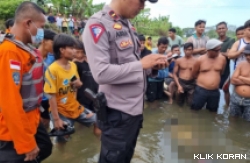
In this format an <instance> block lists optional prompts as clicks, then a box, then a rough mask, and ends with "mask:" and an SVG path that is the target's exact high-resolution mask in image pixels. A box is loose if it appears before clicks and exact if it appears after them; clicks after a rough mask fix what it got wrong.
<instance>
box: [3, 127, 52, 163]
mask: <svg viewBox="0 0 250 163" xmlns="http://www.w3.org/2000/svg"><path fill="white" fill-rule="evenodd" d="M35 139H36V143H37V145H38V148H39V149H40V152H39V155H38V157H37V159H36V160H34V161H28V162H24V158H25V155H18V154H17V153H16V150H15V148H14V144H13V142H12V141H0V163H40V162H41V161H42V160H44V159H46V158H47V157H49V156H50V155H51V153H52V143H51V140H50V138H49V135H48V133H47V131H46V129H45V128H44V126H43V125H42V124H41V123H40V124H39V126H38V128H37V133H36V135H35Z"/></svg>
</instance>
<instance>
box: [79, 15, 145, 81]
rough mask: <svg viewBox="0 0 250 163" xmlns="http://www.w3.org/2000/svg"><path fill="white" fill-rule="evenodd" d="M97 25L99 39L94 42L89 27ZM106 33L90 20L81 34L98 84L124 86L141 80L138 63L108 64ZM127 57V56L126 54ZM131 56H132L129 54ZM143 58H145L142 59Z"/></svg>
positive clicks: (139, 63) (94, 21) (141, 75)
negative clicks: (99, 31)
mask: <svg viewBox="0 0 250 163" xmlns="http://www.w3.org/2000/svg"><path fill="white" fill-rule="evenodd" d="M93 24H95V25H97V26H99V27H98V28H99V29H100V30H101V33H100V34H99V37H100V38H99V39H96V41H94V38H93V36H92V33H93V31H92V29H91V28H90V26H91V25H93ZM108 37H109V36H108V33H107V32H106V31H105V29H104V27H103V25H102V24H101V23H99V22H98V21H97V20H92V19H90V20H89V21H88V23H87V25H86V30H84V33H83V40H87V41H84V45H85V48H86V54H87V58H88V63H89V66H90V69H91V71H92V73H93V77H94V79H95V81H96V82H97V83H98V84H126V83H138V82H142V81H143V80H144V79H143V67H142V63H141V62H140V61H134V62H130V63H125V64H121V65H117V64H111V63H110V54H109V47H110V45H109V41H108V40H109V39H108ZM128 55H129V54H128ZM131 55H132V54H131ZM144 58H145V57H144Z"/></svg>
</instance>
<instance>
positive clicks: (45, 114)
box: [41, 100, 50, 119]
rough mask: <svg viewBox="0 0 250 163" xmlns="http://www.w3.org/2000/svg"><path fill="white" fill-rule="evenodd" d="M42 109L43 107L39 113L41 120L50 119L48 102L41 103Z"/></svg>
mask: <svg viewBox="0 0 250 163" xmlns="http://www.w3.org/2000/svg"><path fill="white" fill-rule="evenodd" d="M42 107H43V109H44V111H43V112H42V113H41V117H42V118H43V119H50V116H49V100H43V101H42Z"/></svg>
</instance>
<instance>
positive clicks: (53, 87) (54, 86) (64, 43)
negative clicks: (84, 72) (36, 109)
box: [44, 34, 96, 140]
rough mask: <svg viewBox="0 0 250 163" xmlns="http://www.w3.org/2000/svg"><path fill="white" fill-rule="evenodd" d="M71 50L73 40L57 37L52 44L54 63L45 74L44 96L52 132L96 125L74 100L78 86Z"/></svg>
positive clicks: (92, 118) (88, 112)
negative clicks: (47, 104)
mask: <svg viewBox="0 0 250 163" xmlns="http://www.w3.org/2000/svg"><path fill="white" fill-rule="evenodd" d="M75 46H76V42H75V40H74V38H73V37H71V36H69V35H66V34H58V35H57V36H56V37H55V39H54V43H53V51H54V55H55V59H56V60H55V62H53V63H52V64H51V65H50V66H49V67H48V69H47V70H46V72H45V79H46V80H45V84H44V92H45V93H46V95H47V96H48V98H49V104H50V111H51V120H52V122H53V124H54V127H55V129H64V125H65V123H66V124H67V125H69V126H71V127H73V126H74V123H75V121H76V122H79V123H81V124H84V125H86V126H88V127H90V126H91V125H95V123H96V115H95V114H94V113H93V112H91V111H90V110H89V109H87V108H85V107H83V106H82V105H81V104H80V103H79V102H78V101H77V99H76V98H75V97H76V90H77V89H78V88H80V87H81V86H82V82H81V81H80V79H79V75H78V72H77V67H76V65H75V63H73V62H71V61H72V60H73V56H74V55H75V48H74V47H75ZM73 78H75V80H73ZM95 128H96V127H94V132H95ZM58 138H63V137H58ZM64 140H65V139H64Z"/></svg>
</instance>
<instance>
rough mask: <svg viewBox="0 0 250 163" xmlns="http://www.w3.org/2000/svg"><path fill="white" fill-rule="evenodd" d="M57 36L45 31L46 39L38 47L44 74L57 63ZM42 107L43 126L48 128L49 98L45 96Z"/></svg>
mask: <svg viewBox="0 0 250 163" xmlns="http://www.w3.org/2000/svg"><path fill="white" fill-rule="evenodd" d="M55 36H56V33H55V32H54V31H52V30H49V29H45V30H44V38H43V41H42V42H41V44H40V45H39V47H38V51H39V52H40V53H41V55H42V57H43V65H44V67H43V72H44V73H45V71H46V70H47V68H48V67H49V65H51V64H52V63H53V62H54V61H55V57H54V55H53V54H52V53H53V39H54V37H55ZM42 107H43V109H44V110H43V112H42V113H41V121H42V123H43V125H44V126H45V127H46V128H48V127H49V122H50V116H49V100H48V98H47V97H45V96H43V99H42Z"/></svg>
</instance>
